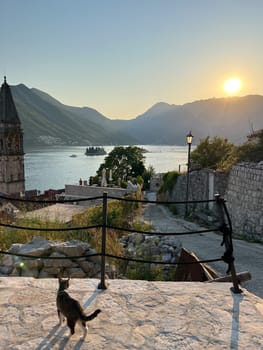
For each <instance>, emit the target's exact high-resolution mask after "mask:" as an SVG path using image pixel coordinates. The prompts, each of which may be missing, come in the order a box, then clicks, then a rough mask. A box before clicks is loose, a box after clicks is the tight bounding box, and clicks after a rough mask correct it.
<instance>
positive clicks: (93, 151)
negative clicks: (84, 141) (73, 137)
mask: <svg viewBox="0 0 263 350" xmlns="http://www.w3.org/2000/svg"><path fill="white" fill-rule="evenodd" d="M85 154H86V156H103V155H105V154H107V152H106V151H105V149H104V148H103V147H94V146H90V147H87V148H86V152H85Z"/></svg>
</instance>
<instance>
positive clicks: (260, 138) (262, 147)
mask: <svg viewBox="0 0 263 350" xmlns="http://www.w3.org/2000/svg"><path fill="white" fill-rule="evenodd" d="M236 154H237V160H238V161H248V162H260V161H262V160H263V130H260V131H258V132H257V133H256V134H255V136H254V137H253V138H251V139H250V141H247V142H245V143H243V144H242V145H241V146H239V147H237V152H236Z"/></svg>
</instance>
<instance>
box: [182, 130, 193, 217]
mask: <svg viewBox="0 0 263 350" xmlns="http://www.w3.org/2000/svg"><path fill="white" fill-rule="evenodd" d="M186 142H187V144H188V160H187V173H186V199H185V200H186V204H185V214H184V216H185V217H187V215H188V203H187V201H188V196H189V172H190V165H191V157H190V155H191V145H192V142H193V135H192V133H191V131H189V133H188V134H187V135H186Z"/></svg>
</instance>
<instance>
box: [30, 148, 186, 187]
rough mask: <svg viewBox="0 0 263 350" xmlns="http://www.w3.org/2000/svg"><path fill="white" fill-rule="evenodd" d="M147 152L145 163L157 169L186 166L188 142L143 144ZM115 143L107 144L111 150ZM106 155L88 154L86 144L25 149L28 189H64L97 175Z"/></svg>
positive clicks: (161, 171) (161, 170)
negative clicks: (172, 144)
mask: <svg viewBox="0 0 263 350" xmlns="http://www.w3.org/2000/svg"><path fill="white" fill-rule="evenodd" d="M139 147H143V148H144V149H146V150H147V152H146V153H144V156H145V167H146V168H148V167H149V166H152V167H153V168H154V170H155V172H156V173H165V172H167V171H173V170H177V171H178V170H179V169H180V170H181V171H185V170H186V163H187V152H188V147H187V146H151V145H149V146H147V145H144V146H139ZM113 148H114V146H104V149H105V151H106V152H107V153H109V152H110V151H111V150H112V149H113ZM105 157H106V156H104V155H103V156H86V155H85V147H80V146H56V147H48V148H36V149H32V150H29V151H26V152H25V179H26V190H32V189H37V190H40V191H44V190H48V189H62V188H64V187H65V185H66V184H67V185H69V184H70V185H73V184H77V183H79V179H80V178H82V180H88V179H89V177H90V176H95V175H96V171H97V170H98V168H99V166H100V164H101V163H103V162H104V158H105Z"/></svg>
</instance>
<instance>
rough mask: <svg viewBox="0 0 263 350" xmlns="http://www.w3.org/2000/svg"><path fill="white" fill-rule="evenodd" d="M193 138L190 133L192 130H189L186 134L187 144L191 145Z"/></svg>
mask: <svg viewBox="0 0 263 350" xmlns="http://www.w3.org/2000/svg"><path fill="white" fill-rule="evenodd" d="M193 138H194V137H193V135H192V132H191V131H189V133H188V134H187V135H186V141H187V143H188V145H191V144H192V142H193Z"/></svg>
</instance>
